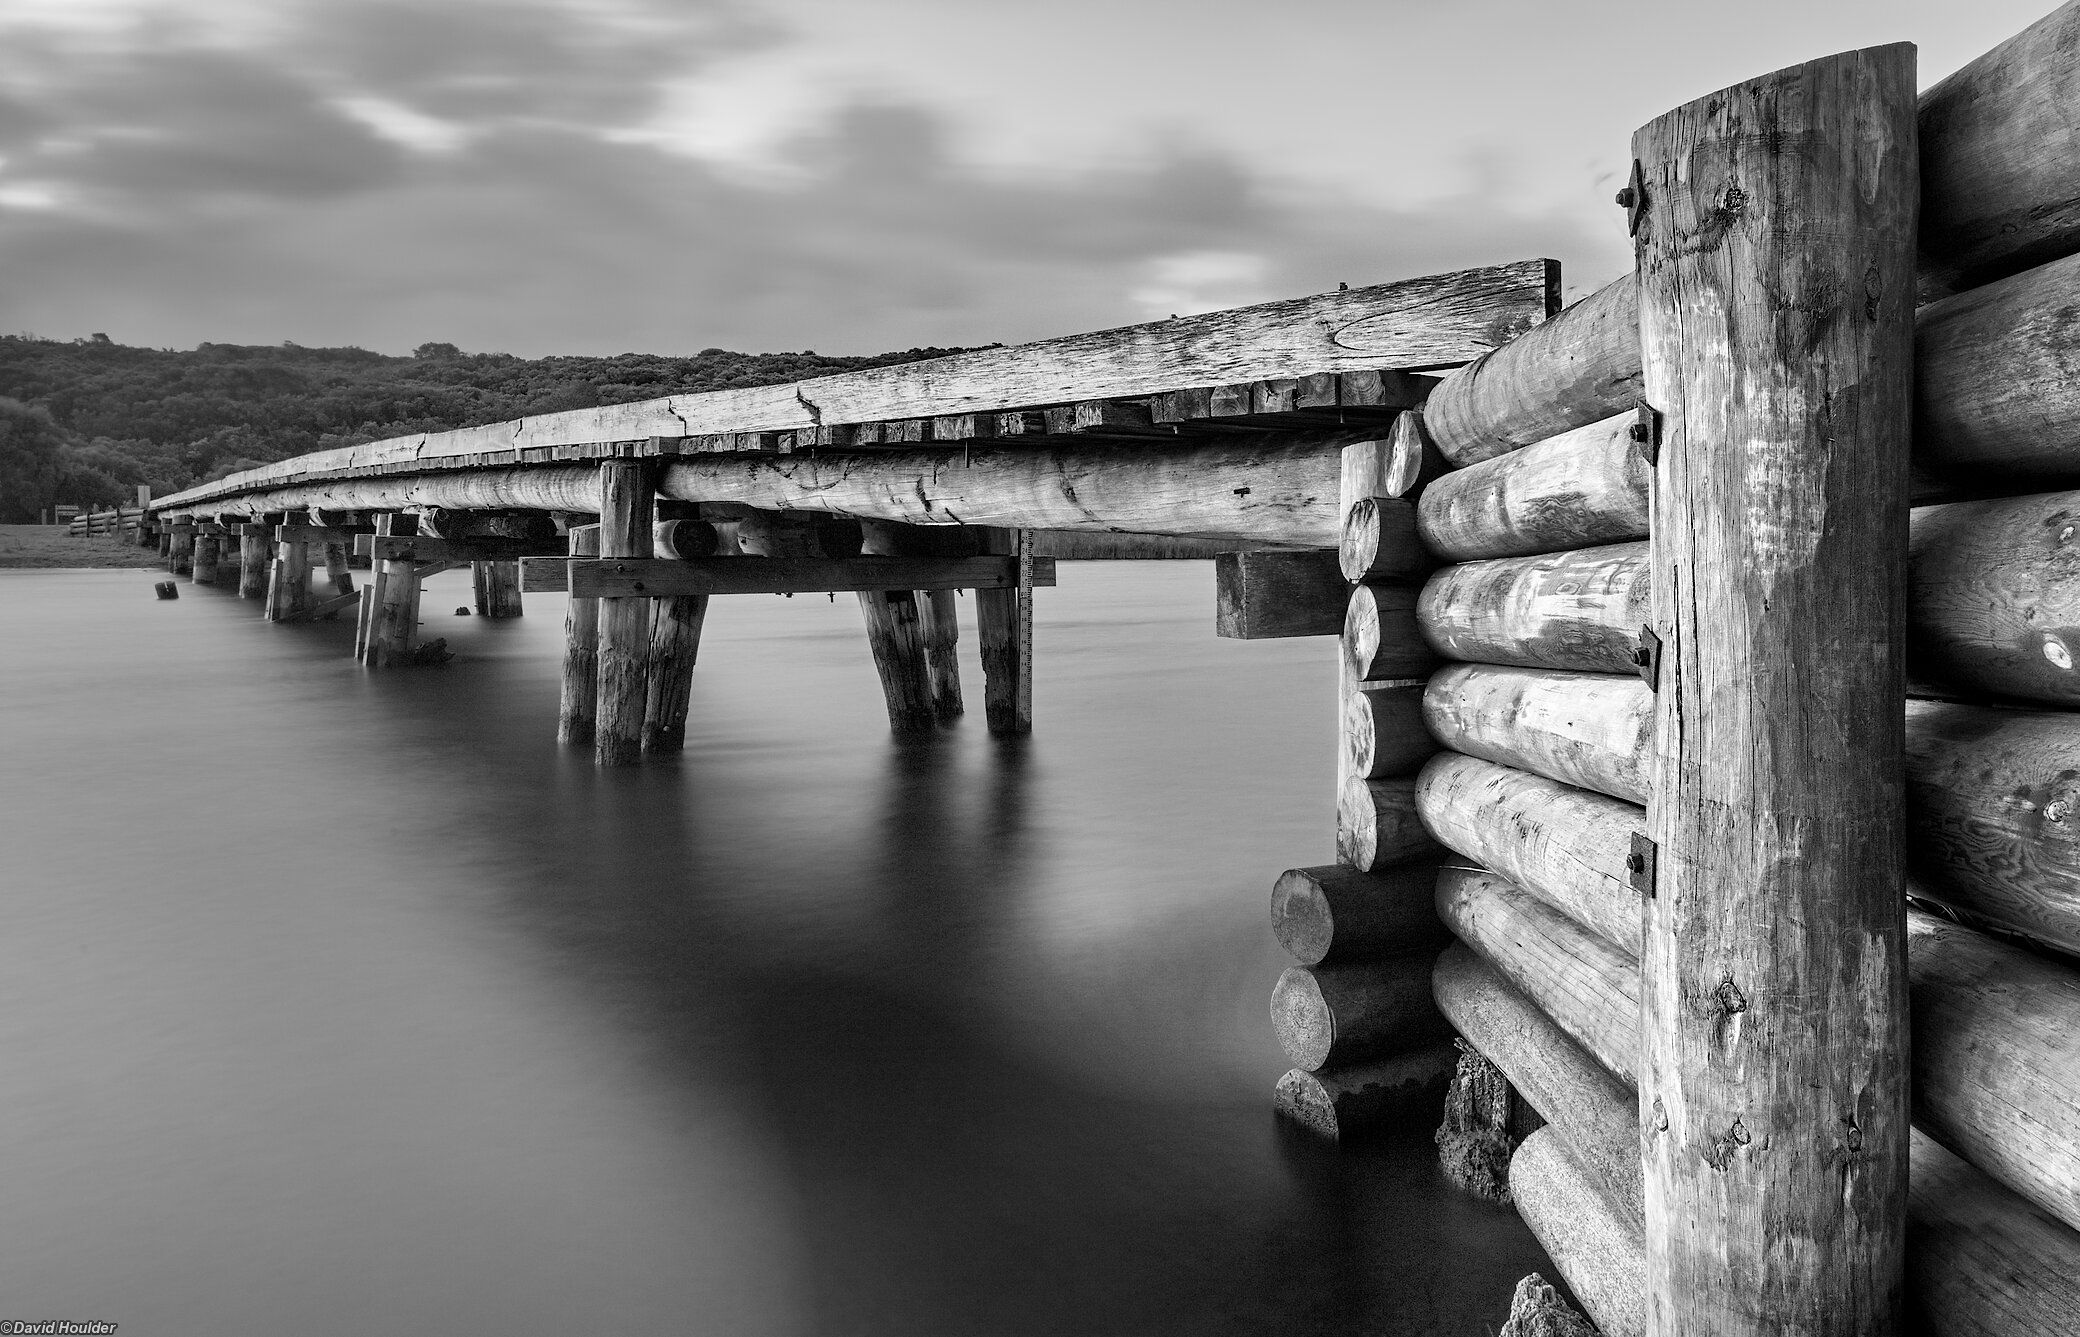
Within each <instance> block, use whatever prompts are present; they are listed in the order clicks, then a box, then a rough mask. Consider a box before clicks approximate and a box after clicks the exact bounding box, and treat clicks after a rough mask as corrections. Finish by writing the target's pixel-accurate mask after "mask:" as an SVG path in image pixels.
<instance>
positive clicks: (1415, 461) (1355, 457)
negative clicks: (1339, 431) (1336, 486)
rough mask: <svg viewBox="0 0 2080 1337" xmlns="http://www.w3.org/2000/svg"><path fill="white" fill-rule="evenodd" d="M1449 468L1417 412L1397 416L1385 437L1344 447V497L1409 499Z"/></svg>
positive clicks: (1415, 410) (1409, 411)
mask: <svg viewBox="0 0 2080 1337" xmlns="http://www.w3.org/2000/svg"><path fill="white" fill-rule="evenodd" d="M1450 468H1451V466H1450V465H1449V464H1447V463H1445V458H1444V456H1443V455H1441V454H1439V453H1438V450H1437V447H1436V446H1435V445H1433V444H1432V443H1431V441H1430V438H1429V435H1428V434H1427V433H1426V432H1424V431H1423V415H1422V411H1421V410H1420V409H1410V410H1408V411H1407V412H1405V413H1401V414H1398V415H1396V417H1395V418H1394V425H1393V427H1392V429H1391V430H1389V431H1388V432H1387V433H1386V435H1384V436H1381V437H1376V438H1374V439H1372V440H1369V441H1355V442H1352V443H1351V444H1350V445H1348V446H1345V447H1344V448H1343V485H1342V489H1341V494H1342V495H1343V496H1345V497H1409V496H1414V495H1415V494H1416V492H1417V491H1418V490H1419V489H1420V488H1422V487H1423V486H1424V485H1426V484H1427V483H1429V482H1431V481H1432V480H1433V479H1436V478H1437V477H1439V476H1440V475H1442V474H1444V473H1445V472H1446V471H1447V470H1448V469H1450Z"/></svg>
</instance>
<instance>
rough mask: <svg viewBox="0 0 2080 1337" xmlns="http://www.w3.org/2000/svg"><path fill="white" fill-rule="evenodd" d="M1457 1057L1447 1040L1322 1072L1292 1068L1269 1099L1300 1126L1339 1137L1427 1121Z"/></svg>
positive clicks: (1331, 1138) (1440, 1101)
mask: <svg viewBox="0 0 2080 1337" xmlns="http://www.w3.org/2000/svg"><path fill="white" fill-rule="evenodd" d="M1458 1061H1459V1054H1458V1051H1457V1050H1455V1049H1454V1048H1452V1046H1451V1045H1449V1044H1434V1045H1426V1046H1424V1047H1423V1048H1421V1049H1416V1050H1412V1051H1411V1052H1409V1053H1406V1054H1396V1055H1394V1056H1393V1057H1391V1058H1385V1059H1379V1060H1376V1061H1374V1062H1372V1063H1359V1064H1353V1065H1352V1066H1350V1067H1345V1068H1336V1069H1333V1070H1329V1071H1323V1072H1307V1071H1305V1070H1303V1069H1300V1068H1294V1069H1292V1070H1291V1071H1290V1072H1288V1073H1286V1075H1285V1076H1283V1077H1281V1078H1279V1079H1278V1085H1277V1086H1276V1087H1274V1088H1273V1090H1272V1093H1271V1105H1272V1108H1273V1109H1274V1110H1276V1111H1277V1112H1278V1113H1279V1114H1280V1115H1281V1116H1282V1117H1284V1118H1287V1119H1291V1120H1292V1121H1294V1122H1295V1123H1297V1124H1299V1125H1300V1126H1301V1127H1302V1128H1305V1129H1306V1130H1307V1131H1309V1132H1311V1133H1313V1134H1315V1135H1316V1136H1317V1137H1322V1138H1326V1139H1328V1140H1329V1141H1331V1142H1335V1141H1339V1140H1341V1139H1343V1138H1345V1137H1348V1136H1350V1135H1351V1134H1353V1133H1360V1132H1364V1131H1366V1130H1367V1129H1371V1128H1392V1127H1406V1126H1408V1125H1409V1124H1412V1123H1429V1122H1433V1121H1434V1120H1435V1119H1436V1117H1437V1110H1438V1108H1439V1106H1441V1105H1442V1104H1443V1103H1444V1089H1445V1087H1446V1085H1447V1084H1449V1083H1450V1082H1451V1080H1452V1070H1453V1068H1455V1067H1456V1066H1457V1064H1458Z"/></svg>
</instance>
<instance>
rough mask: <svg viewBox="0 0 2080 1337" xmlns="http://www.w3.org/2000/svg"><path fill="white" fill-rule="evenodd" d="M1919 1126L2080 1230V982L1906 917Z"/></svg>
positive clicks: (1966, 933) (1922, 917) (1996, 945)
mask: <svg viewBox="0 0 2080 1337" xmlns="http://www.w3.org/2000/svg"><path fill="white" fill-rule="evenodd" d="M1907 947H1908V949H1907V963H1908V979H1909V985H1910V989H1909V992H1910V997H1911V998H1912V1002H1913V1035H1914V1046H1913V1059H1914V1068H1913V1082H1912V1090H1913V1095H1914V1122H1915V1124H1916V1125H1917V1126H1919V1127H1920V1128H1922V1129H1923V1130H1924V1131H1926V1132H1927V1133H1928V1135H1929V1136H1930V1137H1933V1138H1935V1139H1936V1140H1937V1141H1938V1142H1941V1143H1942V1144H1943V1145H1944V1146H1946V1147H1948V1148H1950V1149H1951V1150H1952V1151H1954V1152H1956V1153H1957V1154H1959V1155H1961V1156H1963V1157H1964V1158H1965V1159H1966V1160H1968V1161H1970V1162H1971V1163H1972V1164H1973V1165H1975V1166H1977V1167H1978V1168H1979V1169H1981V1170H1983V1171H1985V1172H1986V1173H1987V1174H1989V1175H1991V1176H1992V1177H1993V1178H1995V1179H1997V1180H1999V1181H2000V1182H2001V1183H2003V1184H2005V1185H2007V1186H2008V1187H2009V1188H2011V1189H2013V1190H2015V1192H2017V1193H2019V1194H2021V1195H2022V1196H2023V1197H2024V1198H2027V1199H2028V1200H2029V1201H2031V1202H2033V1203H2035V1204H2036V1205H2037V1206H2039V1207H2041V1208H2043V1209H2044V1210H2045V1211H2047V1212H2049V1213H2050V1214H2051V1215H2052V1216H2054V1217H2056V1218H2057V1219H2058V1220H2060V1221H2062V1222H2064V1223H2065V1224H2066V1225H2067V1226H2071V1227H2075V1228H2080V1064H2076V1063H2075V1062H2074V1061H2073V1055H2074V1052H2075V1048H2074V1047H2075V1045H2076V1044H2080V972H2076V971H2075V970H2074V969H2073V968H2072V967H2071V966H2070V965H2064V964H2057V963H2054V962H2051V961H2048V960H2045V959H2043V958H2041V957H2038V956H2035V955H2033V954H2031V953H2029V952H2027V951H2024V950H2022V949H2020V948H2017V947H2011V946H2008V945H2007V944H2005V943H2001V942H1997V941H1995V940H1994V939H1993V938H1990V937H1988V936H1986V935H1985V934H1983V933H1979V932H1975V931H1974V930H1972V929H1968V928H1965V927H1963V926H1962V925H1958V924H1952V923H1949V922H1947V921H1945V920H1940V919H1937V918H1935V917H1934V916H1932V915H1928V914H1924V913H1922V912H1920V911H1918V910H1909V911H1908V912H1907Z"/></svg>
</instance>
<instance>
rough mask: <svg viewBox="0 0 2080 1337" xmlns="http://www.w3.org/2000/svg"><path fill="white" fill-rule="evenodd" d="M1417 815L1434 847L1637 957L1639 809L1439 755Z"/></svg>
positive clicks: (1422, 782) (1422, 780)
mask: <svg viewBox="0 0 2080 1337" xmlns="http://www.w3.org/2000/svg"><path fill="white" fill-rule="evenodd" d="M1416 812H1417V813H1418V815H1420V816H1421V817H1422V819H1423V826H1424V828H1425V829H1427V830H1428V831H1429V832H1430V834H1431V835H1432V836H1433V837H1434V838H1435V839H1436V840H1437V842H1438V844H1440V845H1443V846H1444V847H1445V848H1446V849H1449V850H1453V851H1455V852H1457V853H1458V854H1460V855H1462V856H1464V857H1465V858H1467V859H1471V860H1472V861H1474V862H1475V863H1478V864H1480V865H1482V866H1483V867H1485V868H1487V869H1489V870H1491V871H1493V872H1494V873H1496V874H1498V875H1500V876H1502V877H1505V878H1507V879H1509V881H1510V882H1512V883H1514V884H1515V885H1516V886H1517V887H1518V888H1519V889H1521V890H1523V891H1527V892H1530V893H1531V894H1532V895H1534V896H1536V897H1538V898H1539V899H1540V900H1541V901H1544V902H1545V903H1546V904H1547V905H1549V906H1551V907H1553V908H1554V909H1555V910H1558V911H1559V912H1560V913H1562V914H1564V915H1566V916H1567V917H1568V918H1569V919H1571V920H1573V921H1574V922H1575V923H1577V924H1579V925H1581V926H1582V927H1583V928H1585V929H1588V930H1589V931H1590V932H1592V933H1595V934H1596V935H1597V936H1599V937H1600V938H1602V939H1603V940H1604V941H1606V942H1608V943H1610V944H1611V945H1613V946H1614V947H1617V948H1619V949H1620V950H1622V951H1623V952H1624V953H1625V954H1626V955H1627V956H1637V955H1638V954H1639V950H1640V895H1639V893H1638V892H1637V891H1635V890H1633V888H1632V882H1631V878H1630V875H1629V870H1628V869H1627V867H1626V863H1625V861H1626V858H1627V856H1629V855H1630V854H1631V853H1632V837H1633V836H1634V835H1635V834H1637V833H1641V832H1644V831H1645V830H1646V824H1647V817H1646V812H1645V810H1644V809H1642V808H1641V807H1640V806H1639V805H1638V804H1635V803H1626V802H1623V801H1621V800H1619V799H1614V798H1609V797H1606V796H1605V795H1602V794H1592V793H1590V792H1589V791H1588V790H1586V789H1576V788H1575V787H1574V786H1572V785H1565V784H1561V783H1560V782H1558V781H1557V780H1548V779H1545V778H1544V777H1542V776H1537V775H1532V774H1531V773H1530V772H1528V771H1519V770H1515V769H1512V768H1511V767H1508V766H1498V765H1496V764H1495V763H1493V762H1490V761H1480V760H1477V759H1475V758H1473V757H1464V756H1460V755H1459V754H1458V753H1456V752H1440V753H1439V754H1437V756H1435V757H1433V758H1431V760H1430V763H1429V764H1428V765H1427V766H1425V767H1423V772H1422V774H1421V775H1419V776H1417V777H1416Z"/></svg>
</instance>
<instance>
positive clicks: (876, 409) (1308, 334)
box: [158, 260, 1558, 506]
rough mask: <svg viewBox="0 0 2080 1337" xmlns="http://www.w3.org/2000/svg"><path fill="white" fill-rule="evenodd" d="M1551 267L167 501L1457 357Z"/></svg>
mask: <svg viewBox="0 0 2080 1337" xmlns="http://www.w3.org/2000/svg"><path fill="white" fill-rule="evenodd" d="M1557 273H1558V266H1557V265H1556V264H1555V263H1554V262H1552V261H1549V260H1525V261H1519V262H1517V263H1514V264H1507V265H1494V266H1490V267H1487V268H1483V269H1470V270H1462V271H1459V272H1456V273H1452V274H1440V275H1434V276H1430V277H1427V278H1417V279H1406V280H1402V281H1400V282H1396V283H1386V284H1378V285H1374V286H1371V287H1363V288H1352V289H1350V290H1348V291H1345V292H1334V293H1321V294H1317V295H1314V296H1311V297H1301V298H1293V299H1289V300H1286V301H1279V302H1267V303H1264V304H1262V305H1259V306H1252V307H1242V308H1238V309H1235V310H1231V311H1219V312H1212V313H1209V314H1206V315H1198V316H1184V317H1181V318H1179V319H1175V320H1164V321H1156V322H1153V323H1150V324H1146V325H1135V326H1129V327H1127V328H1124V329H1115V330H1103V331H1099V332H1096V333H1092V334H1075V335H1069V336H1066V337H1063V338H1059V339H1050V340H1046V341H1044V342H1040V343H1032V344H1023V345H1019V346H1016V347H1010V348H989V349H977V350H974V351H972V352H967V353H960V354H955V355H954V356H951V357H945V358H937V359H934V360H931V361H926V362H914V363H905V364H901V365H898V366H891V367H873V368H867V369H864V370H861V371H855V372H846V373H843V374H842V375H837V376H828V377H822V378H819V379H816V380H809V381H795V382H790V383H788V384H784V385H772V386H759V387H753V388H748V389H742V390H719V391H712V392H709V393H706V394H692V395H673V396H670V397H668V398H664V399H654V400H645V401H642V402H639V403H633V404H613V405H603V406H601V407H598V408H590V409H575V410H571V411H569V412H565V413H551V414H544V415H541V416H539V417H534V418H523V419H519V420H517V421H513V422H505V423H495V424H491V425H489V426H484V427H472V428H464V429H462V430H459V431H454V432H438V433H431V434H427V435H420V436H408V437H397V438H392V439H390V440H386V441H377V442H372V443H370V444H368V445H364V446H350V447H345V448H342V449H338V450H330V451H319V452H316V453H314V454H311V455H305V456H301V457H299V458H297V459H295V460H285V461H282V462H281V463H279V464H271V465H266V466H263V467H261V468H258V469H248V470H245V471H243V472H241V473H237V474H233V475H231V476H230V477H228V478H225V479H222V480H219V481H217V482H213V483H206V484H203V485H202V486H200V487H195V488H190V489H187V490H186V491H184V492H182V493H180V494H178V495H177V496H173V497H168V498H165V499H164V500H162V501H161V502H159V503H158V504H159V505H161V506H178V505H183V504H193V503H195V502H198V501H202V500H205V499H208V498H214V497H224V496H232V495H236V494H238V493H241V492H249V491H253V490H256V489H261V488H269V487H275V486H279V485H281V484H283V483H285V482H288V481H291V480H318V479H329V478H338V477H345V476H348V475H349V474H352V473H356V472H366V471H370V470H374V469H380V468H384V467H387V466H391V465H397V464H405V465H409V466H410V467H411V468H413V469H414V470H421V471H424V470H431V469H437V468H443V467H457V465H458V463H459V462H460V461H462V460H464V459H466V458H467V457H469V456H472V455H477V454H481V453H483V452H486V451H495V452H505V453H507V454H508V455H510V454H511V452H514V451H516V450H525V449H528V448H540V447H555V446H567V445H573V444H578V443H589V442H611V441H629V440H641V439H644V438H648V437H653V436H656V437H683V436H696V435H701V434H703V433H721V432H734V433H755V432H769V433H778V432H783V431H798V430H799V429H801V428H804V427H814V426H817V425H818V424H821V423H833V422H854V423H863V422H881V421H887V420H889V419H896V418H932V417H940V416H946V415H952V414H961V413H1001V412H1004V411H1006V410H1012V409H1017V408H1021V407H1023V406H1028V405H1041V404H1061V403H1067V402H1074V401H1078V400H1088V399H1121V398H1131V397H1136V396H1146V395H1153V394H1158V393H1161V392H1163V391H1165V390H1172V389H1175V388H1177V387H1178V386H1181V385H1217V384H1226V383H1232V382H1237V381H1242V382H1247V381H1252V380H1258V379H1262V378H1267V377H1279V376H1295V375H1299V374H1302V373H1307V372H1320V371H1342V370H1353V371H1356V370H1370V369H1377V368H1381V367H1387V368H1395V369H1403V370H1416V369H1422V368H1432V367H1449V366H1455V365H1457V364H1458V363H1461V362H1465V361H1467V360H1468V359H1470V358H1474V357H1478V356H1479V355H1480V354H1482V353H1483V352H1486V351H1487V350H1488V349H1491V348H1494V347H1496V346H1497V345H1499V344H1501V343H1504V342H1506V341H1507V340H1508V339H1510V338H1511V337H1512V336H1513V335H1515V334H1516V333H1518V332H1520V331H1522V330H1524V329H1527V328H1529V327H1530V326H1531V325H1534V324H1536V323H1537V322H1538V321H1540V320H1543V319H1544V318H1545V316H1546V315H1547V314H1548V312H1549V311H1550V310H1551V307H1550V305H1549V292H1550V290H1551V289H1552V287H1553V286H1554V285H1555V283H1556V282H1557V279H1556V275H1557Z"/></svg>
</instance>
